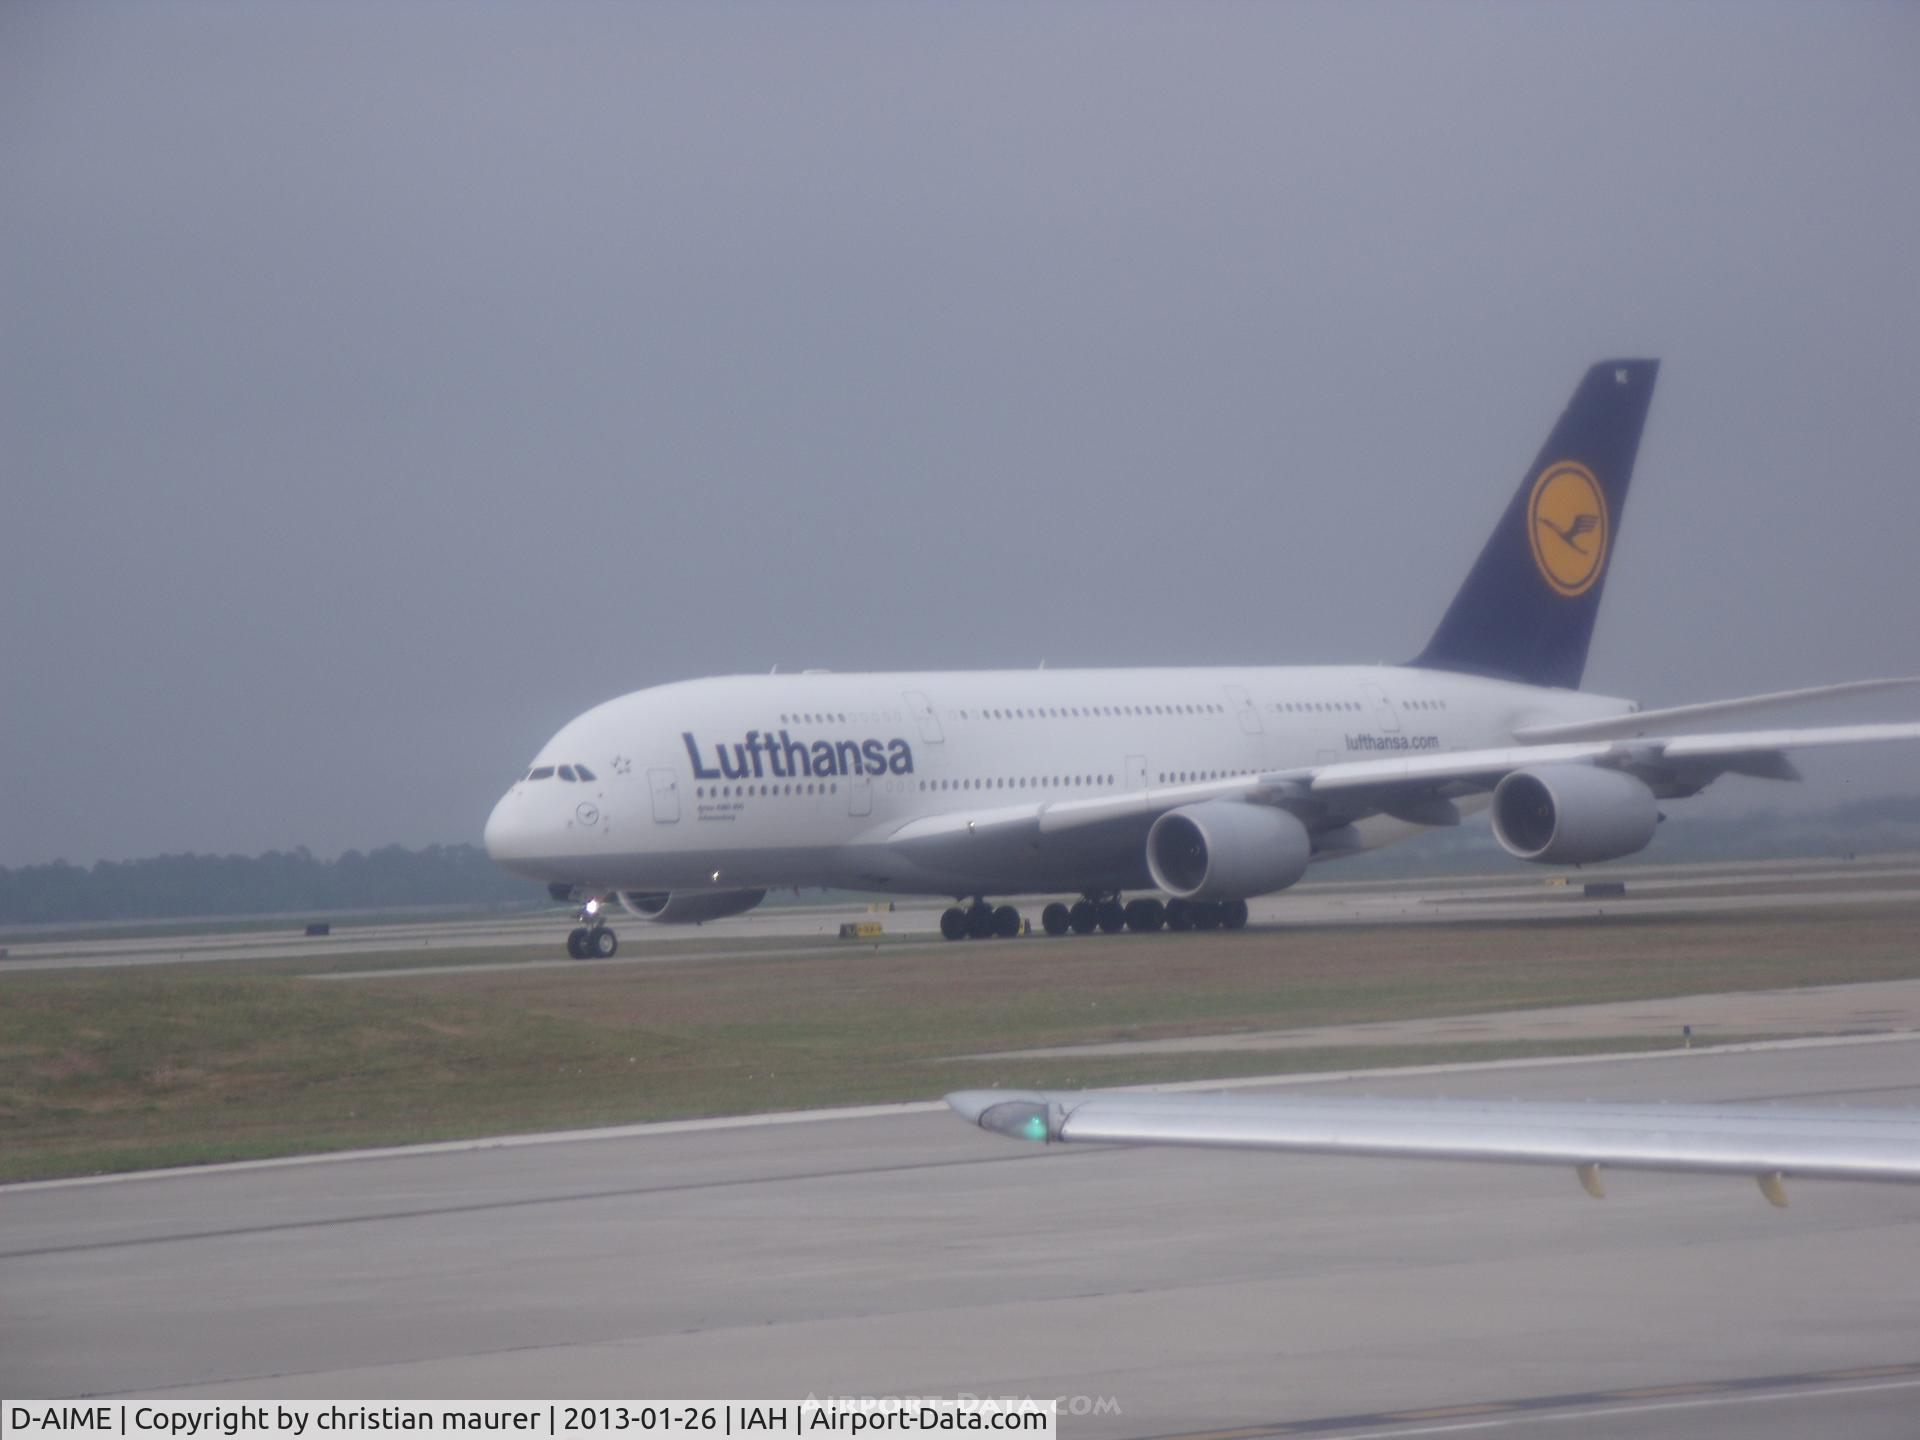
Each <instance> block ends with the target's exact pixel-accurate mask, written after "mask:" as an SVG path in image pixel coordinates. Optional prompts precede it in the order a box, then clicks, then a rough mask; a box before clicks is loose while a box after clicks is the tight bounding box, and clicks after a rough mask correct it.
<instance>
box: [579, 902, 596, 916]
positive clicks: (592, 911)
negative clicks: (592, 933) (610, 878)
mask: <svg viewBox="0 0 1920 1440" xmlns="http://www.w3.org/2000/svg"><path fill="white" fill-rule="evenodd" d="M580 908H581V910H582V911H584V912H585V913H586V914H588V915H598V914H599V913H600V902H599V901H598V900H589V901H587V903H586V904H584V905H582V906H581V907H580Z"/></svg>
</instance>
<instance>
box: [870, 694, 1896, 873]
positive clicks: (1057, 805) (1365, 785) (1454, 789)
mask: <svg viewBox="0 0 1920 1440" xmlns="http://www.w3.org/2000/svg"><path fill="white" fill-rule="evenodd" d="M1628 718H1631V719H1634V720H1636V721H1641V722H1645V721H1646V718H1647V717H1646V716H1645V715H1644V714H1643V715H1639V716H1632V717H1628ZM1535 733H1538V732H1535ZM1894 740H1920V722H1915V721H1908V722H1903V723H1898V724H1884V725H1832V726H1823V727H1816V728H1804V729H1782V730H1742V731H1720V732H1708V733H1704V734H1666V735H1645V734H1636V735H1632V736H1625V737H1619V738H1611V739H1588V740H1569V741H1562V742H1560V743H1556V744H1545V743H1536V744H1518V745H1508V746H1500V747H1495V748H1491V749H1485V750H1454V751H1446V752H1442V753H1438V754H1425V755H1411V756H1407V757H1405V758H1403V759H1391V760H1345V761H1335V762H1333V763H1331V764H1327V765H1314V766H1306V767H1303V768H1300V769H1297V770H1280V771H1273V772H1269V773H1266V774H1261V775H1241V776H1235V777H1232V778H1229V779H1223V780H1210V781H1205V782H1201V783H1195V784H1186V785H1166V786H1155V787H1152V788H1149V789H1145V790H1133V791H1127V792H1125V793H1122V794H1118V795H1099V796H1093V797H1090V798H1087V799H1083V800H1054V801H1044V800H1043V801H1032V802H1024V803H1020V802H1016V803H1014V804H1000V805H994V804H991V803H989V804H986V805H982V806H981V807H980V808H979V809H977V810H953V811H948V812H947V813H945V814H941V815H927V816H922V817H921V818H919V819H916V820H910V821H908V822H907V823H906V824H904V825H902V826H900V827H899V828H898V829H896V830H894V831H893V832H892V833H891V834H890V835H889V836H888V839H889V840H890V841H892V842H893V843H895V844H902V845H909V846H911V845H912V844H914V843H916V842H923V843H938V842H951V841H953V840H955V839H958V838H960V837H972V838H974V839H977V840H981V841H991V840H993V839H996V838H1000V839H1014V838H1017V837H1032V836H1037V835H1054V834H1060V833H1064V832H1066V831H1070V830H1078V829H1084V828H1086V827H1088V826H1096V825H1106V824H1114V823H1120V822H1126V821H1133V822H1140V821H1147V820H1152V819H1153V818H1155V817H1157V816H1159V815H1161V814H1164V813H1165V812H1166V811H1168V810H1173V809H1177V808H1178V807H1179V806H1182V805H1193V804H1198V803H1199V802H1201V801H1204V800H1240V801H1246V802H1248V803H1251V804H1256V805H1277V806H1279V807H1280V808H1282V809H1285V810H1290V811H1292V812H1293V813H1294V814H1296V815H1298V816H1299V817H1300V819H1301V820H1302V821H1303V822H1305V823H1306V825H1307V827H1308V829H1309V830H1314V831H1322V830H1328V829H1332V828H1334V827H1337V826H1340V825H1345V824H1349V823H1351V822H1352V821H1354V820H1358V819H1362V818H1365V817H1366V816H1369V815H1378V814H1398V815H1401V816H1403V818H1409V819H1417V820H1419V821H1421V823H1426V824H1448V823H1452V822H1451V820H1450V819H1449V818H1448V817H1447V816H1446V813H1445V810H1444V805H1445V802H1448V801H1450V800H1452V799H1455V798H1459V797H1462V796H1466V795H1473V794H1479V793H1484V792H1486V791H1489V790H1491V789H1493V787H1494V786H1495V785H1497V784H1499V783H1500V781H1501V780H1502V779H1503V778H1504V777H1506V776H1507V775H1509V774H1511V773H1512V772H1513V771H1515V770H1521V769H1526V768H1528V767H1530V766H1537V765H1556V764H1558V765H1565V764H1574V765H1598V766H1602V767H1605V768H1607V769H1612V770H1620V771H1623V772H1625V773H1626V774H1629V775H1633V776H1635V777H1637V778H1639V779H1641V780H1644V781H1645V782H1646V783H1647V784H1648V786H1649V787H1650V788H1652V790H1653V791H1654V793H1655V794H1656V795H1661V796H1679V795H1691V794H1694V793H1695V792H1697V791H1698V790H1700V789H1701V788H1703V787H1704V786H1706V785H1707V784H1709V783H1711V782H1712V781H1713V780H1715V779H1716V778H1718V777H1719V776H1721V775H1725V774H1740V775H1751V776H1756V777H1758V778H1762V779H1777V780H1792V779H1797V778H1799V777H1798V773H1797V772H1796V771H1795V770H1794V769H1793V766H1792V764H1791V763H1790V762H1789V761H1788V760H1787V758H1786V752H1788V751H1790V750H1805V749H1817V748H1822V747H1827V746H1836V745H1864V744H1873V743H1880V742H1886V741H1894ZM1435 807H1442V808H1439V809H1436V808H1435ZM1453 818H1454V819H1457V816H1456V817H1453Z"/></svg>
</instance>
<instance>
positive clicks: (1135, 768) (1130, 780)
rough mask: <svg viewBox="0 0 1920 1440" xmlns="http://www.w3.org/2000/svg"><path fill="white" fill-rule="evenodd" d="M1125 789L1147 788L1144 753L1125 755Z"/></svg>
mask: <svg viewBox="0 0 1920 1440" xmlns="http://www.w3.org/2000/svg"><path fill="white" fill-rule="evenodd" d="M1126 773H1127V789H1129V790H1144V789H1146V788H1147V757H1146V756H1144V755H1129V756H1127V772H1126Z"/></svg>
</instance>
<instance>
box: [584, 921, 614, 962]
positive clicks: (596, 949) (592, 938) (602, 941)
mask: <svg viewBox="0 0 1920 1440" xmlns="http://www.w3.org/2000/svg"><path fill="white" fill-rule="evenodd" d="M587 948H588V949H589V950H590V951H592V952H593V958H594V959H596V960H611V959H612V958H613V953H614V951H616V950H618V949H619V948H620V937H619V936H618V935H616V934H614V933H613V931H611V930H609V929H607V927H606V926H604V925H602V926H601V927H600V928H599V929H598V930H592V931H589V932H588V934H587Z"/></svg>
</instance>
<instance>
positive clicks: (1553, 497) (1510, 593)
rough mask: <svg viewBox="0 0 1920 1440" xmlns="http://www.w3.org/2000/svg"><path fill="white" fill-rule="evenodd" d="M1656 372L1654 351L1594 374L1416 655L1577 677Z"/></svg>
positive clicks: (1429, 664) (1510, 674)
mask: <svg viewBox="0 0 1920 1440" xmlns="http://www.w3.org/2000/svg"><path fill="white" fill-rule="evenodd" d="M1659 371H1660V362H1659V361H1657V360H1605V361H1602V362H1601V363H1600V364H1598V365H1595V366H1594V367H1593V368H1592V369H1591V370H1589V371H1587V375H1586V378H1585V379H1584V380H1582V381H1581V382H1580V388H1579V389H1578V390H1576V391H1574V392H1573V399H1572V400H1571V401H1569V402H1568V404H1567V408H1566V411H1565V413H1564V414H1562V415H1561V417H1560V423H1559V424H1557V425H1555V426H1554V427H1553V434H1551V435H1549V436H1548V437H1547V443H1546V447H1545V448H1544V449H1543V450H1541V452H1540V455H1539V458H1538V459H1536V460H1535V461H1534V462H1533V466H1532V468H1531V469H1529V470H1528V471H1527V478H1526V480H1525V481H1524V482H1522V484H1521V486H1520V489H1519V491H1518V493H1516V494H1515V495H1514V497H1513V503H1512V504H1510V505H1508V506H1507V510H1506V513H1505V514H1504V515H1502V516H1501V517H1500V523H1499V525H1498V526H1496V527H1495V529H1494V532H1493V537H1492V538H1491V539H1490V540H1488V541H1487V546H1486V549H1484V550H1482V551H1481V552H1480V558H1479V560H1478V561H1476V562H1475V564H1474V567H1473V570H1472V572H1471V573H1470V574H1469V575H1468V576H1467V583H1466V584H1464V585H1462V586H1461V587H1460V593H1459V594H1458V595H1455V596H1454V597H1453V604H1451V605H1449V606H1448V607H1447V613H1446V615H1445V616H1444V617H1442V619H1441V621H1440V628H1439V629H1437V630H1435V631H1434V632H1433V639H1431V640H1430V641H1428V642H1427V648H1426V649H1425V650H1423V651H1422V652H1421V653H1420V656H1419V658H1418V659H1416V660H1414V661H1413V662H1412V663H1413V664H1415V665H1418V666H1422V667H1424V668H1426V669H1429V670H1463V671H1466V672H1468V673H1470V674H1474V675H1495V676H1499V677H1501V678H1502V679H1508V680H1522V681H1525V682H1527V683H1528V684H1531V685H1560V686H1565V687H1567V688H1569V689H1571V688H1574V687H1577V686H1578V685H1579V684H1580V676H1581V673H1582V672H1583V671H1585V669H1586V668H1587V646H1588V644H1589V643H1590V642H1591V641H1592V639H1593V621H1594V616H1595V615H1597V614H1598V613H1599V611H1600V592H1601V591H1602V590H1603V589H1604V588H1605V586H1606V582H1607V562H1608V560H1609V559H1610V558H1611V556H1612V554H1613V546H1614V542H1615V540H1617V539H1618V538H1619V534H1620V516H1621V514H1622V512H1623V511H1624V510H1625V509H1626V505H1627V482H1628V481H1629V480H1630V479H1632V478H1633V458H1634V455H1635V454H1636V453H1637V452H1638V451H1639V449H1640V431H1641V429H1642V427H1644V426H1645V424H1646V421H1647V405H1648V403H1649V402H1650V401H1652V399H1653V382H1654V379H1655V378H1656V377H1657V376H1658V374H1659Z"/></svg>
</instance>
